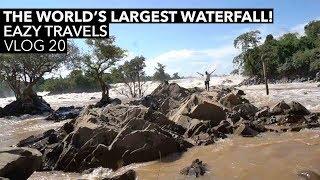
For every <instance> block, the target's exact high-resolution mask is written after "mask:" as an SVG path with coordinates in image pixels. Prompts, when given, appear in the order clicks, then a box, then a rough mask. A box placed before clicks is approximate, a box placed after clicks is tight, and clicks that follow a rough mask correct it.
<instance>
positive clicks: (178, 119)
mask: <svg viewBox="0 0 320 180" xmlns="http://www.w3.org/2000/svg"><path fill="white" fill-rule="evenodd" d="M170 119H171V120H172V121H174V122H175V123H177V124H179V125H182V126H183V127H185V128H186V129H187V128H188V127H189V123H190V122H191V120H192V119H199V120H204V121H210V123H211V124H213V125H218V124H219V123H220V121H222V120H224V119H226V112H225V111H224V109H223V107H221V106H220V105H219V104H217V103H215V102H213V101H211V100H209V99H208V98H206V97H204V96H203V95H199V94H193V95H192V96H191V97H190V98H189V99H188V100H187V101H186V102H184V103H183V104H181V106H180V107H179V109H177V111H176V112H175V113H174V114H173V115H172V116H171V117H170Z"/></svg>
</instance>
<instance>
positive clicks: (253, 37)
mask: <svg viewBox="0 0 320 180" xmlns="http://www.w3.org/2000/svg"><path fill="white" fill-rule="evenodd" d="M260 39H261V37H260V31H258V30H256V31H249V32H246V33H243V34H241V35H240V36H238V37H237V38H236V39H235V40H234V41H233V46H234V47H235V48H237V49H241V53H240V54H239V55H238V56H236V57H235V58H234V59H233V63H234V64H236V65H237V66H238V67H242V66H243V63H244V60H245V59H244V55H245V53H246V52H247V51H248V50H249V49H252V48H255V47H257V46H258V44H259V42H260Z"/></svg>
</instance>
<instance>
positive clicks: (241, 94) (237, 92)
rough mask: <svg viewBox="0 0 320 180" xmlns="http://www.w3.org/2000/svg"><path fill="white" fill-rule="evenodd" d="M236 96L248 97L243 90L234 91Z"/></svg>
mask: <svg viewBox="0 0 320 180" xmlns="http://www.w3.org/2000/svg"><path fill="white" fill-rule="evenodd" d="M234 94H235V95H236V96H239V97H241V96H244V95H246V93H244V91H243V90H241V89H236V90H234Z"/></svg>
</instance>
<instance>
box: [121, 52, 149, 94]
mask: <svg viewBox="0 0 320 180" xmlns="http://www.w3.org/2000/svg"><path fill="white" fill-rule="evenodd" d="M145 67H146V65H145V58H144V57H143V56H136V57H135V58H133V59H131V60H130V61H126V62H125V63H124V64H123V65H122V66H120V67H119V72H120V73H121V77H122V81H123V82H124V84H125V85H126V87H127V89H128V91H129V94H130V96H131V97H133V98H136V97H142V96H143V94H144V88H143V86H144V84H145V72H144V68H145ZM122 94H124V95H127V96H128V93H126V92H122Z"/></svg>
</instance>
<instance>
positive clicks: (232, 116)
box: [227, 111, 241, 123]
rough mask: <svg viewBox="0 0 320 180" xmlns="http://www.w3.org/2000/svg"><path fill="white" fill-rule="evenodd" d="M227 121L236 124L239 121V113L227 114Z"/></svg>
mask: <svg viewBox="0 0 320 180" xmlns="http://www.w3.org/2000/svg"><path fill="white" fill-rule="evenodd" d="M227 117H228V119H230V120H231V121H232V122H233V123H236V122H238V121H239V120H240V119H241V116H240V113H238V112H236V111H232V112H231V113H228V115H227Z"/></svg>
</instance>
